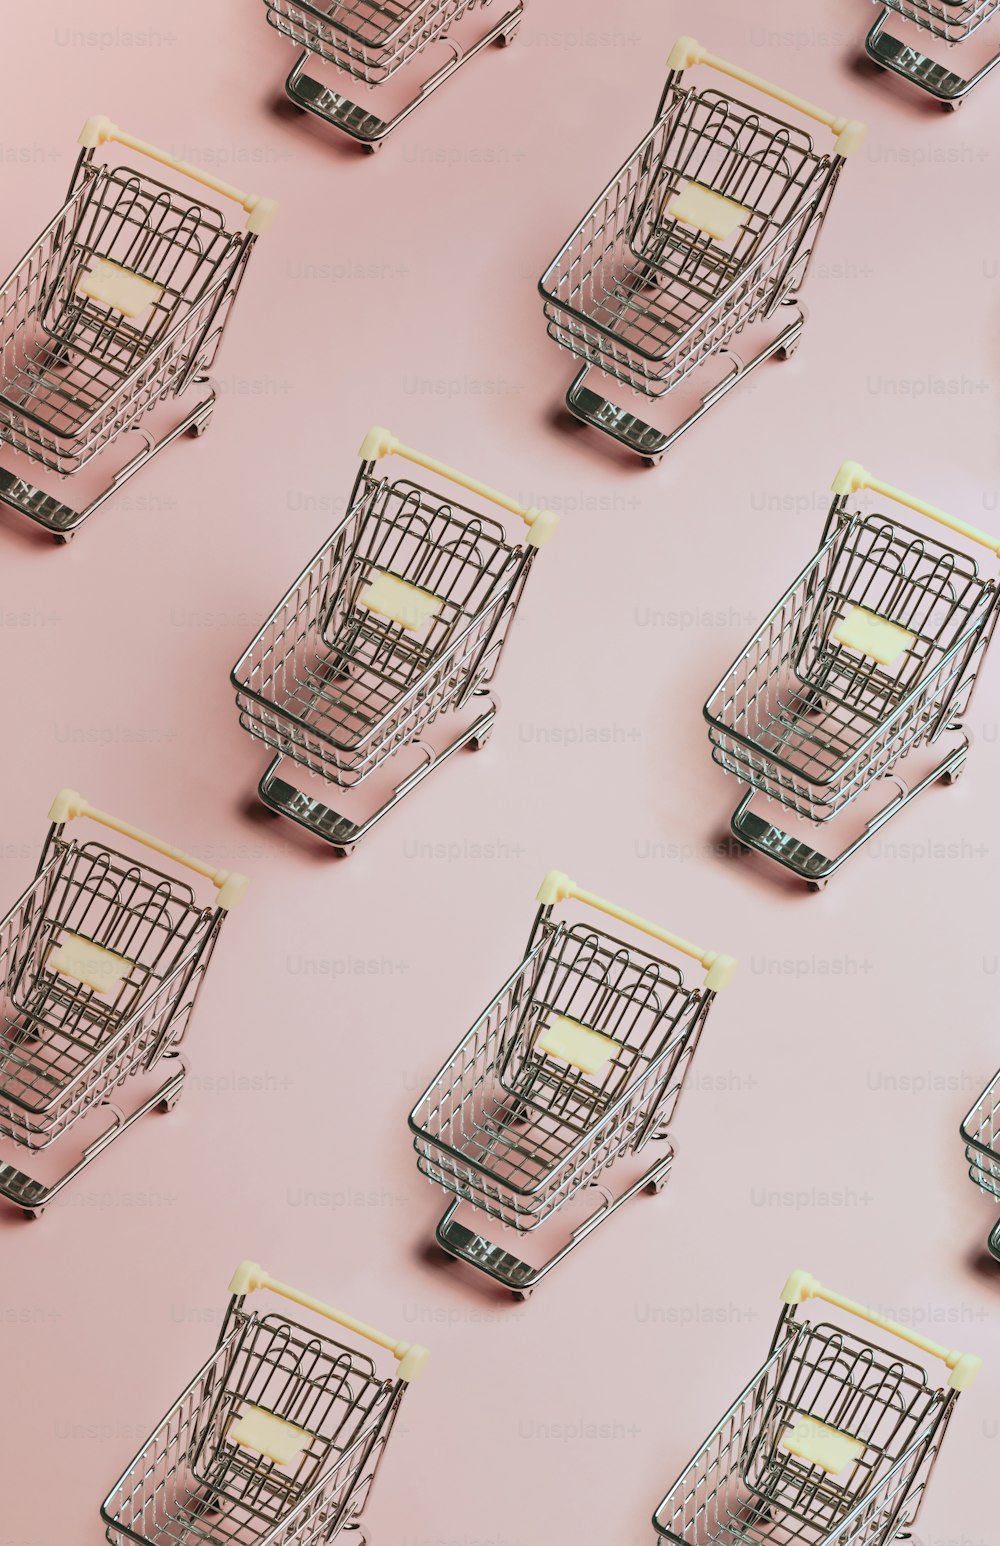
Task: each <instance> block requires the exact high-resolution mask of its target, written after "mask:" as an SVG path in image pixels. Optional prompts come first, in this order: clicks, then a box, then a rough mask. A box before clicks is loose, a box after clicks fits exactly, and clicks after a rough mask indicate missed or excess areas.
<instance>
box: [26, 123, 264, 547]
mask: <svg viewBox="0 0 1000 1546" xmlns="http://www.w3.org/2000/svg"><path fill="white" fill-rule="evenodd" d="M112 141H113V142H115V143H117V144H119V145H122V146H124V147H127V148H128V149H129V150H130V151H132V152H133V153H135V154H137V155H138V156H141V157H145V158H146V159H152V160H153V161H157V162H159V163H161V165H163V166H166V167H169V168H170V170H171V171H172V172H175V173H177V174H178V175H179V176H183V177H186V178H193V179H194V180H195V181H196V182H198V183H201V184H202V185H203V186H205V187H206V188H210V189H212V190H213V192H215V193H217V194H221V195H222V196H223V197H224V198H227V199H235V200H236V201H237V203H239V204H241V205H242V206H243V208H244V209H245V210H246V211H247V212H248V215H249V218H248V220H247V225H246V230H245V231H234V230H230V229H228V228H227V226H226V223H225V221H224V219H223V216H222V214H221V213H220V212H219V211H218V210H217V209H214V208H212V206H211V205H209V204H204V203H202V202H201V201H200V200H198V199H195V198H192V197H191V196H190V195H188V194H184V193H180V192H179V191H178V190H177V189H176V188H173V187H170V186H168V185H167V184H166V183H163V182H160V181H159V180H158V179H156V178H153V177H150V176H149V175H147V174H146V173H140V172H138V171H136V170H135V169H134V168H132V167H129V166H123V165H118V166H112V165H109V164H104V165H100V164H98V162H97V161H95V159H94V156H95V152H96V151H97V150H98V148H99V147H100V146H101V145H104V144H107V143H109V142H112ZM79 143H80V145H81V146H82V147H83V148H82V150H81V152H80V156H79V159H78V160H77V163H76V168H75V170H74V172H73V177H72V180H71V182H70V186H69V193H68V194H67V197H66V202H65V204H64V205H63V206H62V208H61V209H60V210H59V212H58V213H57V214H56V216H55V217H54V219H53V220H51V221H50V222H49V224H48V225H47V226H46V227H45V230H44V231H43V232H42V233H41V235H40V236H39V238H38V240H37V241H36V242H35V243H34V244H33V245H32V246H31V247H30V248H29V249H28V251H27V253H26V254H25V256H24V257H23V258H22V259H21V261H20V263H19V264H18V265H17V267H16V268H15V269H14V271H13V273H12V274H11V275H10V277H9V278H8V279H7V280H5V281H4V283H3V285H2V287H0V451H2V452H3V453H4V460H5V463H6V465H4V466H0V503H3V504H5V505H8V506H9V507H10V508H11V509H13V510H16V511H18V512H19V513H20V514H21V515H26V516H28V518H29V519H30V520H33V521H37V522H38V524H39V525H40V526H44V527H45V528H46V530H48V531H50V532H52V533H53V535H54V536H55V537H56V538H57V540H59V541H62V542H64V541H66V540H68V538H69V537H70V536H72V534H73V533H74V532H75V531H76V530H77V528H78V527H80V526H82V524H83V522H84V521H85V520H86V519H87V517H88V516H89V515H92V514H93V513H94V511H95V510H97V509H98V508H99V507H100V506H101V505H102V504H103V503H104V501H105V500H106V499H108V498H109V496H110V495H111V494H114V493H116V492H117V490H118V489H120V488H121V487H122V485H123V484H124V483H126V482H127V481H128V479H129V478H131V477H133V476H134V475H135V473H137V472H138V471H139V469H140V468H141V467H144V466H145V465H146V463H147V462H148V461H149V460H150V459H151V458H152V457H153V456H155V455H156V453H157V452H158V451H162V450H163V448H164V446H168V445H169V444H170V443H171V441H173V440H175V439H176V438H177V437H178V436H179V435H181V434H183V433H184V432H185V431H190V432H191V433H192V434H195V435H200V434H203V433H204V431H205V430H206V429H207V427H208V423H209V420H210V418H211V414H212V408H213V406H214V403H215V394H214V392H213V390H212V387H211V384H210V383H209V381H208V378H207V375H206V372H207V371H208V368H209V366H210V365H211V363H212V361H213V359H214V358H215V354H216V350H217V349H218V347H219V343H220V340H221V338H222V333H223V330H224V328H225V325H226V321H227V319H228V316H229V311H230V308H231V306H232V303H233V301H234V299H235V297H236V293H237V291H238V289H239V286H240V282H241V280H242V278H243V273H244V270H245V268H246V265H247V262H248V260H249V257H250V253H251V252H252V250H253V246H254V243H255V242H256V240H257V237H258V235H260V233H261V232H263V231H266V230H267V229H268V227H269V225H270V224H271V221H272V220H273V218H274V215H275V212H276V210H277V205H276V204H275V203H274V201H273V200H272V199H264V198H260V197H259V196H258V195H257V194H247V193H241V192H240V191H239V190H238V189H236V188H233V187H231V186H230V185H229V184H228V183H224V182H220V181H219V180H218V178H215V177H211V176H209V175H208V173H206V172H202V171H200V170H199V169H198V168H197V167H194V166H189V165H188V164H187V163H186V162H184V161H178V160H175V158H174V157H173V156H171V155H170V154H168V152H166V151H163V150H157V149H156V147H155V146H153V145H147V144H145V142H144V141H142V140H138V139H135V138H133V136H132V135H130V134H124V133H123V132H122V131H121V130H120V129H118V128H117V127H116V125H115V124H113V123H111V121H110V120H109V119H107V118H91V119H88V121H87V123H86V124H85V125H84V127H83V131H82V133H81V135H80V141H79ZM191 397H193V398H194V399H195V401H194V404H193V406H186V404H187V403H188V402H189V401H190V398H191ZM168 398H183V399H184V400H185V408H184V412H183V416H182V417H181V418H180V420H179V421H175V422H172V423H171V424H170V427H169V428H165V427H164V426H163V425H162V424H159V423H158V424H157V425H156V428H155V433H154V431H153V430H151V429H150V427H149V416H150V415H151V414H152V413H153V411H154V410H155V409H156V408H157V406H158V405H159V404H161V403H162V402H164V400H165V399H168ZM157 418H159V415H157ZM11 452H14V453H21V454H22V455H23V456H24V457H25V458H27V462H26V464H25V465H24V466H23V467H22V468H21V469H20V470H19V469H18V468H17V467H15V466H12V465H11V463H12V461H14V460H16V458H12V457H10V455H9V453H11ZM98 458H100V461H98ZM92 465H93V466H94V467H95V468H96V469H97V470H98V471H99V473H100V476H99V477H97V476H96V474H95V478H94V479H93V480H92V481H94V482H95V483H96V484H97V485H98V486H97V488H96V491H95V489H93V488H90V489H89V490H88V494H87V497H86V499H85V501H84V503H83V504H82V506H81V507H80V508H73V507H71V506H70V505H68V504H65V503H64V502H63V501H62V500H61V499H59V498H57V497H56V496H55V495H54V494H51V493H49V492H47V491H46V490H45V489H43V488H40V487H36V485H35V481H34V480H35V479H36V478H37V476H38V469H47V470H48V471H49V472H52V473H57V474H60V475H61V476H63V477H70V478H73V477H75V478H77V479H81V478H82V476H83V473H84V469H86V468H88V467H91V466H92ZM28 474H30V480H29V477H28Z"/></svg>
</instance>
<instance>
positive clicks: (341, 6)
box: [264, 0, 524, 151]
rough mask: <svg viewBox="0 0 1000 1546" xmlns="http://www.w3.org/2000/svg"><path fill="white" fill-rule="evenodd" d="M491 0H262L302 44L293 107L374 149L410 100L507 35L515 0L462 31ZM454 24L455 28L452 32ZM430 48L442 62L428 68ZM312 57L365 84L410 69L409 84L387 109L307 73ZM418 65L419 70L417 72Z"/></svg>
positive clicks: (291, 91)
mask: <svg viewBox="0 0 1000 1546" xmlns="http://www.w3.org/2000/svg"><path fill="white" fill-rule="evenodd" d="M490 3H491V0H384V3H382V4H379V3H378V0H334V3H332V4H331V3H330V0H321V3H319V4H315V5H314V4H311V3H310V0H264V4H265V6H266V8H267V19H268V21H269V22H270V24H271V26H272V27H274V28H276V29H277V31H278V32H280V33H282V34H283V36H285V37H286V38H288V39H289V40H290V41H291V42H293V43H295V44H297V45H298V47H299V48H301V49H302V50H303V52H302V54H301V55H300V56H299V58H298V60H297V61H296V63H295V66H294V68H293V70H292V72H291V74H290V75H289V77H288V79H287V81H286V82H285V91H286V92H287V94H288V96H289V97H290V99H291V100H292V101H293V102H294V103H295V105H296V107H299V108H302V109H303V110H304V111H306V112H308V113H315V115H316V117H317V118H322V119H323V120H324V122H326V123H329V124H332V125H333V126H334V128H336V129H340V130H342V131H343V133H345V134H348V135H350V137H351V139H353V140H357V141H358V142H359V144H361V145H363V146H364V148H365V149H366V150H369V151H375V150H380V149H381V148H382V145H383V143H384V141H385V137H386V135H387V134H390V133H391V132H392V130H393V129H395V127H396V125H397V124H400V123H402V121H403V119H404V118H408V117H409V115H410V113H412V112H413V109H414V108H415V107H418V106H419V105H420V103H421V102H425V101H426V100H427V98H428V97H429V96H430V95H431V93H432V92H434V91H436V90H437V88H438V87H439V86H440V85H442V84H443V83H444V82H445V81H446V80H447V79H448V77H449V76H450V75H454V73H455V71H456V70H458V69H460V68H461V67H462V65H463V64H467V63H468V61H469V60H470V59H474V58H475V56H476V55H477V54H478V53H480V52H481V50H482V49H484V48H488V47H489V45H490V44H491V43H499V44H501V45H503V44H507V43H510V42H512V41H513V38H514V34H515V33H516V32H517V29H518V26H519V24H520V21H521V15H522V13H523V11H524V3H523V0H516V4H514V5H513V6H512V7H511V9H510V10H503V6H502V4H501V7H500V9H501V10H502V11H503V14H502V15H500V16H499V18H498V19H497V20H496V21H495V22H493V24H492V25H491V26H489V27H488V28H487V29H486V31H485V32H480V33H478V36H477V35H475V34H473V35H472V36H470V37H465V36H462V35H461V29H462V23H463V21H465V20H466V18H469V17H474V15H475V14H476V13H478V12H481V11H484V10H485V9H486V7H487V6H488V5H489V4H490ZM456 28H457V29H459V34H458V35H456ZM428 54H431V55H433V56H435V57H437V58H440V59H441V63H439V64H437V65H436V67H435V68H434V69H433V70H431V71H430V73H427V72H426V71H420V70H419V66H420V61H421V59H422V58H423V59H425V60H426V56H427V55H428ZM313 58H316V59H319V60H321V61H325V62H326V63H327V64H332V65H334V66H335V67H336V68H337V69H338V70H340V71H342V72H343V74H345V75H348V76H351V77H352V78H353V79H354V80H355V81H357V82H359V83H360V84H362V85H364V86H366V87H369V88H379V87H386V86H387V85H388V83H389V82H390V81H393V80H394V79H396V78H398V77H403V78H404V79H405V77H406V75H407V73H409V76H410V91H409V92H408V93H407V92H405V91H404V92H403V93H401V95H402V101H401V102H397V103H396V104H395V105H393V106H392V107H391V108H389V107H387V106H386V104H382V110H383V111H384V112H387V113H388V116H387V117H382V116H381V114H380V113H379V112H377V111H375V110H374V107H375V100H377V92H376V95H375V100H373V103H372V105H371V106H368V107H365V106H362V104H361V103H358V102H354V101H351V100H349V99H348V98H347V97H345V96H342V95H341V93H340V92H339V91H336V90H334V89H333V87H332V86H325V85H324V84H323V83H322V82H321V81H318V80H315V79H314V78H313V77H312V76H310V75H307V74H306V73H305V70H306V67H307V65H309V64H310V62H311V61H312V59H313ZM418 72H419V73H418Z"/></svg>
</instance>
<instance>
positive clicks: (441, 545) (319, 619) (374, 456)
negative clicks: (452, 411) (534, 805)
mask: <svg viewBox="0 0 1000 1546" xmlns="http://www.w3.org/2000/svg"><path fill="white" fill-rule="evenodd" d="M359 454H360V456H361V468H360V471H359V472H358V476H357V478H356V480H355V484H354V490H353V493H352V494H351V499H350V504H349V507H348V510H347V514H346V515H345V516H344V519H343V520H342V521H341V523H340V525H339V526H338V527H337V528H336V530H335V531H334V533H333V535H332V536H331V537H330V539H329V541H327V542H326V543H324V545H323V547H322V548H321V549H320V551H319V552H318V553H317V554H316V557H315V558H314V559H313V561H312V563H311V564H310V565H309V567H308V568H307V569H306V570H305V571H304V572H303V573H302V574H301V575H300V576H299V578H298V579H297V580H296V581H295V584H294V585H293V586H292V588H291V590H289V591H288V593H287V594H286V595H285V596H284V598H283V599H282V600H281V601H280V602H279V603H278V606H277V607H276V609H275V611H274V612H273V613H272V615H271V616H270V617H269V618H268V620H267V622H266V623H265V624H264V626H263V627H262V628H261V630H260V632H259V633H258V634H257V635H256V637H255V638H254V639H253V641H252V642H251V644H250V645H249V646H248V648H247V649H246V651H245V652H244V654H243V655H242V656H241V657H240V659H239V660H238V661H237V663H236V665H235V666H234V668H233V673H232V680H233V685H234V686H235V688H236V701H237V705H238V707H239V710H240V723H241V724H242V725H243V728H244V729H245V730H248V731H249V732H250V734H251V735H252V736H256V737H257V738H258V739H259V740H261V741H263V742H264V743H265V745H267V746H269V747H270V748H271V749H272V750H273V751H274V752H276V753H277V755H276V756H275V758H274V760H273V761H272V762H271V764H270V766H269V767H268V769H267V771H266V772H265V774H264V777H263V778H262V779H261V782H260V787H259V793H260V798H261V799H262V800H263V802H264V804H265V805H267V806H268V807H270V809H271V810H274V811H277V812H279V813H280V814H282V815H284V816H289V817H291V819H292V820H293V821H296V822H298V823H299V825H300V826H303V827H305V828H307V829H308V830H309V831H311V832H313V833H315V834H316V835H317V836H319V837H321V838H323V839H325V841H326V842H328V843H330V844H332V845H333V847H334V848H335V849H337V850H338V851H339V852H340V853H350V852H351V851H352V850H353V848H354V846H355V844H356V843H357V842H358V841H359V840H360V839H361V838H362V837H363V836H364V835H365V833H366V832H368V831H369V830H370V829H371V828H372V827H373V826H374V824H375V822H377V821H379V820H380V819H381V818H382V817H383V816H384V815H385V814H386V812H387V811H389V810H391V809H392V808H393V806H395V805H396V804H397V803H398V802H399V801H400V800H401V799H402V798H403V796H404V795H405V794H408V793H409V792H410V790H411V789H413V788H415V787H416V785H417V784H418V783H419V782H420V781H421V780H422V779H423V778H425V777H426V776H427V774H428V773H430V772H432V771H433V769H434V768H436V767H437V766H438V765H439V764H440V763H442V762H443V761H444V760H445V758H447V757H450V756H451V755H452V753H453V752H455V751H457V750H458V749H459V747H461V746H466V745H471V746H473V747H481V746H484V745H485V744H486V741H487V740H488V738H489V735H490V732H491V730H492V727H493V721H494V719H495V717H496V705H495V703H494V702H493V700H492V699H491V698H490V696H489V687H490V682H491V681H492V679H493V675H494V672H495V671H496V669H497V665H498V662H499V659H500V654H501V652H502V650H503V647H504V644H505V642H506V639H507V636H508V634H509V632H510V627H511V624H512V623H513V620H514V614H515V612H516V611H517V607H518V603H519V601H520V599H521V592H522V590H523V588H524V583H525V581H526V579H527V577H528V572H529V570H530V568H531V565H532V563H533V561H534V557H535V552H536V549H537V548H539V547H541V546H542V545H543V544H544V543H545V542H547V541H548V540H549V538H550V537H551V535H552V533H553V531H554V529H555V527H556V524H557V521H558V518H557V517H556V516H555V515H553V514H552V512H551V511H548V510H537V509H534V508H525V507H524V506H522V505H520V504H518V503H517V502H516V501H514V500H512V499H508V498H507V496H506V495H504V494H500V493H498V492H497V491H496V490H495V489H491V488H488V487H487V486H486V485H485V484H483V483H477V482H476V481H475V480H474V479H472V478H467V477H465V476H464V475H463V474H462V473H460V472H456V471H455V470H454V468H452V467H446V466H445V465H444V463H442V462H437V461H434V460H433V459H432V458H431V457H429V456H424V455H422V453H421V452H419V451H414V450H412V449H410V448H409V447H408V446H404V445H401V444H400V443H399V441H398V440H396V439H395V437H394V436H392V435H390V434H389V433H388V431H387V430H384V429H372V430H370V431H369V433H368V434H367V435H366V437H365V440H364V443H363V445H362V447H361V451H360V453H359ZM388 455H396V456H401V457H404V458H405V459H406V460H408V461H410V462H414V463H416V464H417V465H418V466H420V467H423V468H426V469H427V470H428V471H429V472H432V473H434V474H436V475H437V476H439V477H440V478H443V479H445V480H447V481H448V482H451V483H457V484H458V485H460V486H461V487H462V488H465V489H468V490H469V491H470V492H471V493H473V494H475V495H476V496H477V499H478V501H479V503H486V504H495V505H500V506H501V507H502V508H503V509H506V510H508V511H510V512H511V513H512V514H515V515H517V516H519V517H520V518H521V519H522V520H523V521H524V522H525V524H526V525H527V527H528V531H527V536H526V537H525V539H524V540H523V541H522V542H520V543H518V542H513V541H511V540H510V539H509V538H508V537H507V535H506V533H505V531H504V528H503V526H501V525H500V523H499V522H498V521H497V520H495V519H494V518H493V517H492V516H490V515H486V514H484V513H483V512H482V511H481V510H480V509H478V508H477V509H472V508H470V507H468V506H465V505H460V504H458V503H457V501H456V500H454V499H453V498H451V497H450V496H449V495H445V494H442V493H435V492H434V491H433V490H432V489H429V488H426V487H424V485H423V484H420V483H414V482H411V481H410V480H409V479H407V478H397V479H396V480H395V481H393V482H390V481H389V480H388V479H387V478H380V477H379V476H378V475H377V473H376V470H375V464H376V462H377V461H379V460H380V459H381V458H382V457H384V456H388ZM466 705H471V711H477V712H475V715H474V718H472V719H471V722H466V721H467V720H468V718H469V716H468V715H466V716H465V718H464V719H463V722H462V728H461V729H460V730H459V731H458V733H457V734H456V735H455V737H454V739H452V740H451V741H449V743H448V744H447V745H446V746H445V747H444V749H443V750H441V749H439V750H437V751H434V750H432V749H431V747H430V746H429V745H427V744H425V742H424V740H423V739H422V738H423V737H424V736H425V735H426V733H427V732H428V730H430V728H431V726H432V725H433V723H434V721H435V720H437V719H439V718H440V717H442V716H444V715H447V714H452V713H455V712H456V711H459V710H462V709H463V708H464V707H465V706H466ZM409 752H413V753H415V755H416V759H417V761H416V766H415V767H413V768H412V769H411V771H409V772H408V773H407V774H406V775H405V776H404V777H403V779H402V780H401V782H400V783H398V784H397V785H395V787H394V788H393V789H392V790H391V792H390V794H389V796H388V798H387V799H386V800H384V801H383V802H382V803H381V804H378V805H377V806H376V808H375V809H374V810H373V811H370V812H369V813H368V814H366V815H364V816H363V817H361V818H359V819H358V820H357V821H355V820H353V819H351V818H350V817H348V816H346V815H338V814H337V812H336V811H333V810H331V809H330V808H329V807H328V806H326V805H325V804H323V803H322V802H321V801H320V800H318V799H317V798H314V797H312V796H311V795H309V794H308V793H306V792H305V791H301V790H297V789H295V788H293V787H292V786H291V785H290V784H288V783H286V782H285V781H284V780H283V779H280V778H279V777H278V776H277V775H278V770H279V769H280V768H281V765H282V762H283V760H284V759H285V758H286V757H287V758H289V759H290V760H291V761H292V762H295V763H297V764H298V765H299V766H300V767H301V768H303V769H305V770H306V771H307V772H309V773H311V774H314V775H317V776H318V777H319V778H320V779H321V780H322V781H324V782H325V783H328V784H332V785H334V787H335V788H337V789H340V790H345V791H346V790H352V789H354V788H356V787H357V786H358V785H360V784H362V783H363V782H364V781H365V780H366V779H369V778H370V777H371V776H372V775H373V774H376V773H377V772H378V770H379V769H380V768H382V767H383V765H384V764H385V763H386V762H387V760H388V759H389V758H391V757H395V756H397V755H399V754H402V753H409ZM404 760H405V758H404ZM410 760H411V761H412V760H413V759H412V758H411V759H410Z"/></svg>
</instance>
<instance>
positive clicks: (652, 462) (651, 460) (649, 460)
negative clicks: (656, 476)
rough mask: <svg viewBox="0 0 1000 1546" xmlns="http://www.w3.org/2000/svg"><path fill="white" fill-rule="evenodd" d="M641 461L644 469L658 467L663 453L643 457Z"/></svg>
mask: <svg viewBox="0 0 1000 1546" xmlns="http://www.w3.org/2000/svg"><path fill="white" fill-rule="evenodd" d="M642 461H643V466H645V467H659V465H660V463H661V462H662V461H663V452H662V451H661V452H660V454H659V456H644V457H643V459H642Z"/></svg>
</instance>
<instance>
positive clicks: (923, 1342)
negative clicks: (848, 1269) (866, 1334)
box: [781, 1271, 983, 1390]
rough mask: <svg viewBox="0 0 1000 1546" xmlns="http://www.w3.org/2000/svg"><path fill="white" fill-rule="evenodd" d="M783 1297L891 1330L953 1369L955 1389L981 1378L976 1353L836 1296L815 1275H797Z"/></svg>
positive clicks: (960, 1388) (794, 1274)
mask: <svg viewBox="0 0 1000 1546" xmlns="http://www.w3.org/2000/svg"><path fill="white" fill-rule="evenodd" d="M781 1297H782V1299H783V1300H784V1302H785V1304H803V1303H804V1302H805V1300H807V1299H822V1300H823V1301H824V1303H826V1304H832V1305H834V1306H835V1307H836V1308H837V1309H838V1310H844V1311H845V1312H846V1313H847V1314H848V1315H856V1316H857V1317H858V1318H859V1320H863V1321H867V1322H868V1324H869V1326H878V1327H879V1328H880V1330H882V1331H888V1332H889V1333H890V1334H891V1335H892V1336H894V1337H899V1338H900V1339H901V1340H902V1341H903V1342H909V1343H910V1344H911V1346H913V1347H917V1348H919V1349H920V1351H921V1352H922V1353H927V1354H928V1355H929V1356H930V1357H931V1358H940V1359H941V1360H942V1362H943V1363H945V1364H947V1366H948V1368H949V1369H950V1370H951V1379H950V1380H949V1381H948V1384H949V1385H950V1386H951V1387H952V1389H953V1390H968V1389H970V1387H971V1386H973V1385H974V1384H975V1383H976V1380H977V1379H978V1378H979V1371H980V1369H981V1368H982V1367H983V1360H982V1359H981V1358H977V1357H976V1355H975V1354H974V1353H958V1352H955V1351H954V1350H952V1349H950V1348H947V1347H942V1346H941V1345H940V1343H938V1342H932V1341H931V1340H930V1338H929V1337H922V1336H921V1335H920V1333H919V1331H911V1330H910V1328H909V1327H908V1326H901V1325H900V1324H899V1322H898V1321H890V1320H887V1319H886V1318H885V1316H884V1315H876V1313H875V1311H874V1310H869V1309H867V1308H866V1306H865V1305H863V1304H858V1303H856V1301H855V1300H853V1299H845V1298H844V1296H843V1295H842V1294H835V1293H834V1292H833V1290H832V1289H830V1288H824V1287H823V1285H822V1283H820V1282H819V1281H818V1279H816V1278H814V1277H813V1276H812V1275H811V1273H808V1272H801V1271H799V1272H793V1273H792V1275H791V1277H790V1278H789V1279H788V1282H787V1283H786V1284H785V1286H784V1288H783V1289H782V1290H781Z"/></svg>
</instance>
